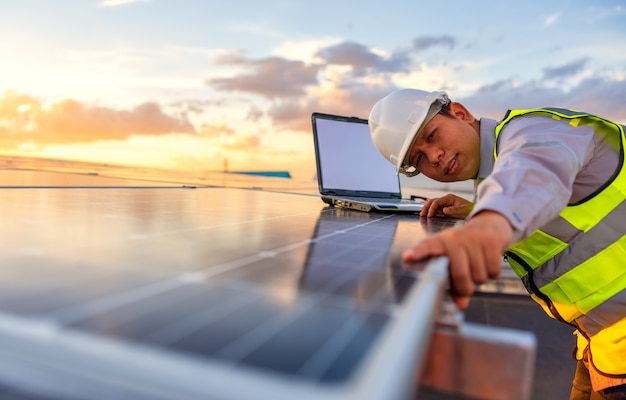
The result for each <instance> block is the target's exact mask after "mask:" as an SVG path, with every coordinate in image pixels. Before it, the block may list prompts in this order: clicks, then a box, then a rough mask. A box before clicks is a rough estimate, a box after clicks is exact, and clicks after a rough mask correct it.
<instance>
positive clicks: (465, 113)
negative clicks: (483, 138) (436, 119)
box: [450, 101, 475, 123]
mask: <svg viewBox="0 0 626 400" xmlns="http://www.w3.org/2000/svg"><path fill="white" fill-rule="evenodd" d="M450 113H452V115H454V116H455V117H457V118H460V119H462V120H463V121H465V122H469V123H472V122H474V121H475V118H474V116H473V115H472V113H470V112H469V110H468V109H467V108H465V106H464V105H463V104H461V103H457V102H456V101H453V102H451V103H450Z"/></svg>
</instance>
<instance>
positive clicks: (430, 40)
mask: <svg viewBox="0 0 626 400" xmlns="http://www.w3.org/2000/svg"><path fill="white" fill-rule="evenodd" d="M435 46H444V47H446V46H447V47H448V49H450V50H452V49H454V47H455V46H456V40H455V39H454V38H453V37H452V36H449V35H442V36H420V37H418V38H415V39H413V49H415V50H417V51H423V50H428V49H429V48H431V47H435Z"/></svg>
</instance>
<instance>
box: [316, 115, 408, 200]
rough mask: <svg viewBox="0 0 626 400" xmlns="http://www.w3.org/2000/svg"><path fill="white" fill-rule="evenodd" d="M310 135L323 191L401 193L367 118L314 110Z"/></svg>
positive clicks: (393, 171) (397, 179) (398, 182)
mask: <svg viewBox="0 0 626 400" xmlns="http://www.w3.org/2000/svg"><path fill="white" fill-rule="evenodd" d="M313 135H314V138H315V147H316V148H315V151H316V159H317V172H318V180H319V186H320V191H321V192H322V194H326V193H328V191H334V192H342V191H355V192H375V193H394V194H400V180H399V178H398V175H397V174H396V170H395V167H394V166H393V164H391V163H390V162H389V161H388V160H387V159H385V158H384V157H383V156H382V155H381V154H380V153H379V152H378V150H377V149H376V147H375V146H374V143H373V142H372V139H371V137H370V130H369V126H368V125H367V120H365V119H360V118H354V117H353V118H349V117H340V116H333V115H328V114H319V113H314V114H313ZM363 194H364V195H366V193H363Z"/></svg>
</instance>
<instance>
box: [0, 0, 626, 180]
mask: <svg viewBox="0 0 626 400" xmlns="http://www.w3.org/2000/svg"><path fill="white" fill-rule="evenodd" d="M511 4H515V9H516V11H515V13H514V14H515V17H514V18H512V15H513V13H511V10H510V9H509V6H510V5H511ZM241 7H242V4H239V3H237V2H235V3H232V4H231V3H228V4H227V3H223V2H220V3H217V2H213V1H207V2H191V1H187V0H182V1H178V2H167V1H161V0H152V1H145V0H144V1H137V0H100V1H98V0H93V1H78V0H72V1H67V2H63V5H57V4H55V2H44V3H41V2H34V1H31V0H26V1H20V2H11V3H8V4H5V5H4V6H3V12H2V14H1V15H0V35H2V37H4V38H11V39H10V40H4V41H2V42H0V51H1V54H2V58H1V60H0V154H3V155H15V156H20V155H22V156H30V157H33V156H35V157H48V158H63V159H75V160H85V161H96V162H108V163H120V164H125V165H145V166H153V167H161V168H172V169H183V170H222V169H224V168H228V169H232V170H285V171H290V172H291V173H292V175H293V176H294V177H296V178H302V179H312V177H313V176H314V169H315V161H314V157H313V143H312V139H311V135H310V129H311V128H310V114H311V113H312V112H314V111H318V112H327V113H333V114H340V115H354V116H359V117H363V118H366V117H367V115H368V113H369V109H370V108H371V106H372V105H373V104H374V102H375V101H376V100H378V99H379V98H381V97H382V96H384V95H386V94H387V93H389V92H390V91H392V90H394V89H397V88H400V87H418V88H422V89H427V90H446V91H448V93H449V95H450V96H451V98H452V99H453V100H456V101H461V102H463V103H464V104H465V105H466V106H468V108H470V109H471V110H472V112H473V113H474V115H477V116H487V117H491V118H495V119H499V118H501V116H502V115H503V113H504V112H505V111H506V110H507V109H509V108H527V107H538V106H563V107H570V108H576V109H584V111H588V112H591V113H595V114H598V115H601V116H604V117H608V118H610V119H614V120H616V121H618V122H622V123H624V122H626V103H625V102H624V99H625V98H626V82H625V81H624V75H625V73H626V52H624V51H622V50H624V44H623V43H626V41H625V39H626V28H624V21H625V20H626V11H625V9H624V7H623V5H622V4H621V2H619V1H612V2H608V3H606V2H604V3H602V4H601V5H595V4H594V5H592V4H589V3H587V2H582V1H575V2H574V3H571V2H557V3H551V4H550V5H549V6H546V4H544V2H538V1H531V2H524V3H523V4H522V3H519V2H515V3H509V5H507V3H498V6H497V7H494V6H493V5H492V3H487V2H480V1H479V2H472V3H471V5H470V4H466V3H461V4H459V5H458V7H457V8H455V10H454V12H450V10H449V9H448V8H447V7H446V5H445V4H443V3H442V4H441V5H438V4H420V3H419V2H415V4H414V3H413V2H406V4H403V6H402V7H390V6H389V5H385V4H382V3H381V4H379V3H376V2H366V3H363V2H341V3H336V2H332V3H331V2H324V1H323V2H322V3H321V4H316V6H315V7H311V6H310V5H307V3H305V2H302V3H297V4H289V5H288V6H286V5H285V4H284V3H282V2H269V3H268V2H263V4H262V5H261V4H256V3H252V4H249V3H246V4H245V7H246V9H247V10H246V13H241V12H240V8H241ZM487 8H488V9H489V13H485V10H486V9H487ZM546 8H548V9H546ZM331 9H332V12H330V11H329V10H331ZM416 16H419V18H417V17H416ZM444 16H445V17H444ZM418 22H419V23H418Z"/></svg>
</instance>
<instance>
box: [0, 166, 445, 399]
mask: <svg viewBox="0 0 626 400" xmlns="http://www.w3.org/2000/svg"><path fill="white" fill-rule="evenodd" d="M91 179H92V180H91V181H89V182H85V176H81V177H80V178H79V180H78V181H75V182H78V184H76V185H74V186H72V182H73V181H72V178H71V177H67V176H66V177H64V183H65V184H66V185H68V187H67V188H61V187H47V188H37V187H30V188H20V189H4V190H3V191H2V192H1V196H2V207H1V208H0V220H1V221H2V227H3V228H2V229H1V230H0V264H1V265H2V269H1V271H0V358H2V361H0V382H3V383H4V384H5V385H6V387H7V389H6V390H7V391H19V392H20V393H21V394H22V395H23V396H24V398H28V397H27V396H43V397H42V398H89V399H92V398H96V399H99V398H107V399H111V398H132V399H140V398H157V399H159V398H184V399H193V398H224V399H229V398H231V399H239V398H249V397H258V398H266V396H267V398H274V399H278V398H294V396H295V397H297V398H311V399H317V398H325V399H326V398H346V399H348V398H359V399H362V398H389V397H388V396H389V395H390V393H405V394H406V393H408V392H409V391H410V390H411V387H412V381H413V372H414V369H415V367H416V364H417V363H418V361H419V355H417V354H416V350H415V349H414V346H415V344H414V343H415V338H405V339H402V337H401V336H398V332H402V333H403V334H415V333H417V334H419V332H422V334H424V335H426V334H427V333H428V332H429V329H431V327H432V320H433V315H432V314H433V313H434V312H435V311H433V310H432V309H433V307H432V305H433V304H434V303H433V302H435V301H439V300H440V298H441V295H442V290H443V288H442V282H443V280H444V279H445V274H443V275H442V272H441V271H445V264H441V260H439V261H437V260H433V261H432V263H431V264H430V265H428V266H426V265H424V266H423V270H422V272H418V273H414V272H407V271H405V270H404V269H402V268H401V267H400V263H399V251H400V250H402V249H403V248H404V246H405V242H406V241H407V240H409V239H410V240H415V238H416V237H419V236H420V235H425V234H427V233H428V231H429V230H432V229H441V228H442V227H445V226H450V225H451V224H453V221H451V220H445V219H442V220H433V221H435V222H434V225H433V226H430V227H428V226H424V225H422V223H421V222H420V220H419V218H415V217H411V216H400V215H394V214H370V213H362V212H359V211H350V210H338V209H333V208H328V207H326V206H324V205H323V203H321V202H320V201H319V198H317V197H315V196H309V195H303V194H298V193H285V192H271V191H263V190H247V189H238V188H229V187H197V188H195V189H194V188H188V187H183V186H178V187H171V186H168V185H163V187H156V186H154V185H152V186H150V187H143V188H141V187H140V185H137V187H134V186H135V184H134V183H132V182H126V184H127V185H130V186H133V187H123V186H124V184H122V182H119V181H116V182H115V185H116V186H115V187H108V188H106V187H104V186H107V185H111V184H112V182H110V181H108V182H106V184H105V185H102V184H101V183H102V181H101V180H100V179H102V178H101V177H98V176H91ZM105 179H109V178H105ZM89 186H92V187H89ZM437 221H438V222H437ZM432 223H433V222H432V221H431V224H432ZM409 232H410V235H409ZM420 274H421V275H420ZM424 274H426V275H427V276H429V277H430V278H429V279H428V280H427V281H428V282H430V283H433V282H434V285H432V287H431V286H428V285H430V283H428V282H427V283H423V282H422V281H423V276H424ZM427 287H430V289H428V290H426V289H425V288H427ZM420 288H421V289H420ZM418 303H424V304H425V305H427V307H426V308H425V309H424V310H420V306H419V304H418ZM407 327H409V328H407ZM394 335H395V336H394ZM426 340H427V339H426ZM396 341H397V342H396ZM394 342H395V343H394ZM412 346H413V347H412ZM412 348H413V349H414V350H411V349H412ZM402 353H407V354H404V355H402ZM394 354H396V358H391V359H389V357H393V355H394ZM398 354H399V355H398ZM376 359H378V360H379V361H374V360H376ZM381 363H382V364H381ZM407 365H408V366H412V369H410V370H409V371H402V370H403V369H405V368H406V366H407ZM25 371H28V373H25ZM390 387H392V388H390ZM0 389H1V388H0ZM35 398H38V397H35Z"/></svg>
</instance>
